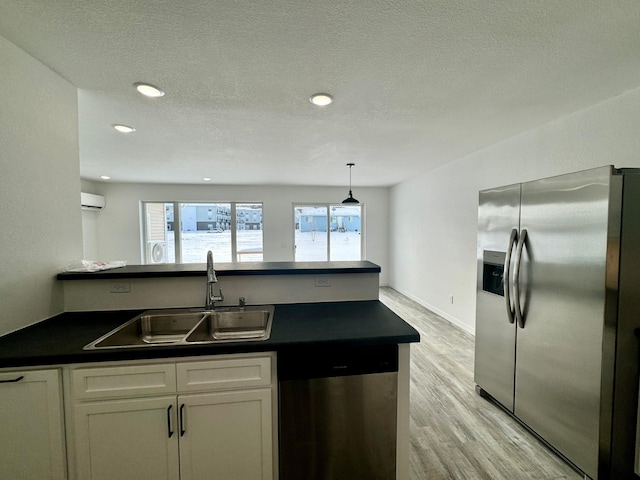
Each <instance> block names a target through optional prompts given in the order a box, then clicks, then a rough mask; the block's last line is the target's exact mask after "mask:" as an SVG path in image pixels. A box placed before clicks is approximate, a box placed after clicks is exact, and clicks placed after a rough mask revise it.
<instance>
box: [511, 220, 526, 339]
mask: <svg viewBox="0 0 640 480" xmlns="http://www.w3.org/2000/svg"><path fill="white" fill-rule="evenodd" d="M526 241H527V229H526V228H523V229H522V231H521V232H520V239H519V240H518V247H517V248H516V263H515V265H514V267H513V301H514V303H515V310H516V319H517V320H518V326H519V327H520V328H524V315H523V314H522V305H520V265H521V264H522V249H523V248H524V243H525V242H526Z"/></svg>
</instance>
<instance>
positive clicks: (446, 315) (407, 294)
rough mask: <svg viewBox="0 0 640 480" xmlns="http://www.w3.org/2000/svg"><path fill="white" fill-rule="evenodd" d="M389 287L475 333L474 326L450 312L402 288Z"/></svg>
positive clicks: (465, 329)
mask: <svg viewBox="0 0 640 480" xmlns="http://www.w3.org/2000/svg"><path fill="white" fill-rule="evenodd" d="M390 288H393V289H394V290H395V291H397V292H398V293H401V294H402V295H404V296H405V297H407V298H410V299H411V300H413V301H414V302H416V303H419V304H420V305H422V306H423V307H424V308H427V309H429V310H431V311H432V312H433V313H435V314H437V315H439V316H441V317H442V318H444V319H445V320H446V321H448V322H449V323H451V324H453V325H455V326H456V327H459V328H461V329H462V330H464V331H465V332H467V333H470V334H471V335H473V336H475V335H476V330H475V328H474V327H470V326H469V325H467V324H465V323H464V322H461V321H460V320H459V319H457V318H456V317H454V316H453V315H451V314H449V313H447V312H445V311H443V310H440V309H439V308H438V307H436V306H434V305H431V304H430V303H427V302H425V301H424V300H422V299H421V298H418V297H416V296H415V295H412V294H411V293H409V292H405V291H403V290H401V289H399V288H396V287H393V286H390Z"/></svg>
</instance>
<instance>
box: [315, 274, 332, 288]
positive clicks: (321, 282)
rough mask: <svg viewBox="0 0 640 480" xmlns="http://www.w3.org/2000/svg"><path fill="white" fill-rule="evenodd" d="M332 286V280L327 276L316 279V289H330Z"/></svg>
mask: <svg viewBox="0 0 640 480" xmlns="http://www.w3.org/2000/svg"><path fill="white" fill-rule="evenodd" d="M330 286H331V278H329V277H328V276H326V275H323V276H321V277H316V287H330Z"/></svg>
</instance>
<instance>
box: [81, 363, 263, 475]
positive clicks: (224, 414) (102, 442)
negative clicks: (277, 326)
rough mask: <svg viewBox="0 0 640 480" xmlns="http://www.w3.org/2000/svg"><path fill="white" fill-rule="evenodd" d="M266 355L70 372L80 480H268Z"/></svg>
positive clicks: (82, 368) (83, 369) (84, 369)
mask: <svg viewBox="0 0 640 480" xmlns="http://www.w3.org/2000/svg"><path fill="white" fill-rule="evenodd" d="M272 358H273V356H272V355H271V354H262V355H260V356H255V355H254V356H244V355H243V356H227V357H222V358H216V359H211V360H206V361H198V362H191V361H184V362H177V363H175V364H173V363H171V364H157V365H142V364H141V365H125V366H114V367H98V368H84V367H78V368H76V369H73V371H72V372H71V379H72V381H71V383H72V385H71V390H72V392H73V396H74V400H73V401H74V405H73V407H72V410H73V419H74V420H73V423H74V428H73V430H74V431H75V437H74V443H75V464H76V474H77V478H78V480H103V479H104V480H107V479H114V478H118V479H124V480H126V479H131V480H146V479H149V480H159V479H161V480H164V479H166V480H179V479H180V480H201V479H202V480H204V479H207V480H209V479H225V480H226V479H229V478H242V479H246V480H253V479H255V480H269V479H272V478H273V470H274V469H273V441H272V439H273V425H272V424H273V421H272V408H273V402H272V398H273V394H274V393H273V392H274V388H275V387H274V382H273V380H272V374H271V371H272Z"/></svg>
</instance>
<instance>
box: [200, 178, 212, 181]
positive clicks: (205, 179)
mask: <svg viewBox="0 0 640 480" xmlns="http://www.w3.org/2000/svg"><path fill="white" fill-rule="evenodd" d="M202 180H204V181H205V182H210V181H211V178H210V177H202Z"/></svg>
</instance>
